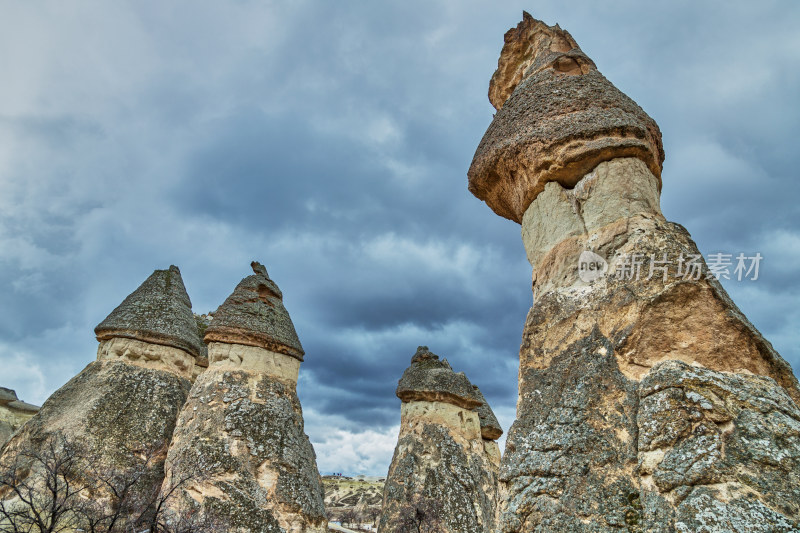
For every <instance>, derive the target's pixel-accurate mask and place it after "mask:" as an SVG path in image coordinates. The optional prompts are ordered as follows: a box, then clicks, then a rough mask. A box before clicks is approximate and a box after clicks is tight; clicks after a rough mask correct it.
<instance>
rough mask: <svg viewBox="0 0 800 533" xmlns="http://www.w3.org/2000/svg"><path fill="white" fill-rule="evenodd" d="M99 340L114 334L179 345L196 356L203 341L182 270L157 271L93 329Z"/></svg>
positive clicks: (171, 267) (176, 346) (156, 342)
mask: <svg viewBox="0 0 800 533" xmlns="http://www.w3.org/2000/svg"><path fill="white" fill-rule="evenodd" d="M94 332H95V335H97V340H98V341H103V340H108V339H112V338H115V337H118V338H119V337H122V338H127V339H135V340H139V341H143V342H149V343H152V344H162V345H166V346H172V347H174V348H180V349H182V350H185V351H187V352H189V353H190V354H191V355H193V356H195V357H197V356H198V355H199V354H200V351H201V347H202V344H201V342H200V338H199V337H198V335H197V324H196V323H195V320H194V315H192V302H191V301H190V300H189V295H188V294H187V293H186V287H184V285H183V278H181V271H180V270H179V269H178V267H176V266H174V265H172V266H170V267H169V268H168V269H167V270H156V271H155V272H153V273H152V274H151V275H150V277H149V278H147V279H146V280H145V281H144V283H142V284H141V285H140V286H139V288H138V289H136V290H135V291H133V292H132V293H131V294H130V295H129V296H128V297H127V298H125V300H123V301H122V303H121V304H119V306H118V307H117V308H116V309H114V310H113V311H111V314H109V315H108V316H107V317H106V318H105V320H103V321H102V322H100V324H99V325H98V326H97V327H96V328H95V329H94Z"/></svg>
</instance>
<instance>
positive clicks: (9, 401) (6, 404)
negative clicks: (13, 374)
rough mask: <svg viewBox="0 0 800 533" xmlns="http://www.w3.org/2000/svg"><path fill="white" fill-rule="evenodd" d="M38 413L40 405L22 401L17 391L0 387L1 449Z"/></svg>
mask: <svg viewBox="0 0 800 533" xmlns="http://www.w3.org/2000/svg"><path fill="white" fill-rule="evenodd" d="M38 411H39V406H38V405H32V404H29V403H25V402H23V401H20V400H19V398H17V393H16V392H15V391H13V390H11V389H7V388H5V387H0V448H2V447H3V444H5V443H6V442H8V439H10V438H11V435H13V434H14V432H15V431H17V430H18V429H19V428H20V427H22V425H23V424H24V423H25V422H27V421H28V420H30V419H31V417H32V416H33V415H35V414H36V413H37V412H38Z"/></svg>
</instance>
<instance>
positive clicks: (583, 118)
mask: <svg viewBox="0 0 800 533" xmlns="http://www.w3.org/2000/svg"><path fill="white" fill-rule="evenodd" d="M490 98H491V99H492V101H493V103H494V104H495V106H496V107H497V108H498V109H499V111H498V113H497V115H496V117H495V119H494V121H493V123H492V125H491V126H490V127H489V130H488V131H487V133H486V135H485V136H484V139H483V141H481V145H480V146H479V147H478V151H477V152H476V156H475V159H474V161H473V164H472V168H471V169H470V175H469V176H470V190H471V191H473V193H474V194H476V196H478V197H479V198H481V199H484V200H485V201H486V202H487V203H488V204H489V206H490V207H491V208H492V209H494V210H495V211H496V212H497V213H498V214H500V215H502V216H506V217H508V218H511V219H513V220H516V221H521V222H522V238H523V243H524V244H525V249H526V253H527V255H528V260H529V261H530V263H531V265H532V266H533V280H532V281H533V283H532V289H533V295H534V305H533V307H532V308H531V310H530V312H529V313H528V317H527V320H526V324H525V331H524V333H523V339H522V346H521V348H520V370H519V394H520V397H519V401H518V404H517V420H516V421H515V422H514V425H513V426H512V427H511V429H510V430H509V434H508V438H507V441H506V453H505V454H504V455H503V458H502V463H501V470H500V478H501V486H500V490H501V491H503V492H504V498H503V499H502V501H501V506H500V514H499V523H498V528H499V531H501V532H503V533H511V532H515V533H516V532H520V533H521V532H523V531H524V532H528V531H592V532H598V531H620V530H627V531H664V532H667V531H669V532H671V531H715V532H716V531H731V532H732V531H795V530H798V529H797V528H798V520H800V509H798V505H797V502H798V501H800V499H798V491H800V463H799V462H798V457H800V439H798V433H797V432H798V428H799V427H800V426H799V425H798V420H800V411H798V407H797V405H798V403H800V388H799V387H798V382H797V379H796V378H795V376H794V375H793V373H792V370H791V367H790V366H789V365H788V364H787V363H786V361H785V360H783V358H781V356H780V355H779V354H778V353H777V352H775V350H774V349H773V348H772V346H771V345H770V343H769V342H767V341H766V340H765V339H764V338H763V337H762V336H761V334H760V333H759V332H758V331H757V330H756V329H755V327H753V325H752V324H751V323H750V322H749V321H748V320H747V318H745V317H744V315H743V314H742V313H741V312H740V311H739V309H738V308H737V307H736V305H735V304H734V303H733V302H732V301H731V300H730V298H729V297H728V295H727V294H726V293H725V291H724V290H723V288H722V286H721V285H720V284H719V282H718V281H717V280H716V278H715V277H714V276H713V275H711V274H710V272H709V269H708V266H707V265H706V264H705V262H704V261H703V259H702V256H701V255H700V252H699V251H698V249H697V246H696V245H695V243H694V242H693V241H692V240H691V238H690V236H689V234H688V232H687V231H686V230H685V229H684V228H683V227H681V226H679V225H677V224H674V223H670V222H667V221H666V220H665V219H664V217H663V215H662V214H661V210H660V207H659V192H660V185H661V181H660V170H661V162H662V161H663V151H662V148H661V141H660V134H659V132H658V128H657V126H656V125H655V123H654V122H653V121H652V120H651V119H650V118H649V117H647V115H645V114H644V112H643V111H641V109H639V108H638V106H636V104H635V103H633V102H632V101H631V100H630V99H629V98H627V97H626V96H624V95H622V93H620V92H619V91H618V90H617V89H615V88H614V87H613V86H612V85H611V84H610V83H609V82H608V81H607V80H605V78H603V77H602V76H601V75H600V74H599V73H598V72H597V71H596V69H595V67H594V64H593V63H592V62H591V61H590V60H589V59H588V58H586V56H585V55H583V53H582V52H581V51H580V49H578V48H577V45H576V44H575V42H574V40H573V39H572V37H571V36H570V35H569V34H568V33H566V32H564V31H563V30H561V29H560V28H558V27H557V26H556V27H549V26H546V25H544V24H543V23H541V22H539V21H536V20H534V19H532V18H531V17H530V16H527V15H526V16H525V19H524V20H523V22H522V23H521V24H520V25H519V26H518V27H517V28H516V29H515V30H512V31H511V32H509V33H508V34H507V35H506V44H505V47H504V49H503V52H502V55H501V58H500V61H499V64H498V71H497V72H496V73H495V76H494V78H493V79H492V86H491V88H490ZM581 261H584V262H585V263H586V264H584V265H581V264H580V262H581Z"/></svg>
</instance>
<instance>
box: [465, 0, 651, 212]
mask: <svg viewBox="0 0 800 533" xmlns="http://www.w3.org/2000/svg"><path fill="white" fill-rule="evenodd" d="M489 99H490V100H491V101H492V104H493V105H494V106H495V108H497V109H498V112H497V114H496V115H495V117H494V119H493V120H492V123H491V125H490V126H489V129H488V130H487V131H486V133H485V134H484V136H483V139H482V140H481V142H480V144H479V145H478V149H477V151H476V152H475V157H474V159H473V161H472V165H471V166H470V169H469V172H468V176H469V190H470V191H471V192H472V194H474V195H475V196H477V197H478V198H480V199H481V200H483V201H485V202H486V203H487V204H488V205H489V207H491V208H492V210H494V212H495V213H497V214H498V215H500V216H503V217H505V218H509V219H511V220H514V221H516V222H521V221H522V216H523V214H524V213H525V210H526V209H527V208H528V206H529V205H530V203H531V202H532V201H533V199H534V198H536V196H537V195H538V194H539V193H541V191H542V190H544V187H545V185H546V184H547V183H548V182H551V181H556V182H558V183H561V184H562V185H564V186H567V187H571V186H573V185H574V184H575V183H576V182H577V181H578V180H580V179H581V177H582V176H583V175H584V174H586V173H587V172H589V171H590V170H592V169H593V168H594V167H596V166H597V165H598V164H599V163H601V162H603V161H608V160H611V159H614V158H618V157H637V158H639V159H641V160H642V161H643V162H644V163H645V164H646V165H647V167H648V168H649V169H650V171H651V172H652V173H653V175H654V176H656V178H658V179H660V175H661V165H662V163H663V161H664V150H663V147H662V144H661V132H660V131H659V129H658V126H657V125H656V123H655V121H653V119H651V118H650V117H649V116H648V115H647V114H646V113H645V112H644V111H642V109H641V108H640V107H639V106H638V105H636V102H634V101H633V100H631V99H630V98H628V97H627V96H626V95H625V94H623V93H622V92H621V91H620V90H619V89H617V88H616V87H614V85H612V84H611V82H609V81H608V80H607V79H606V78H605V77H604V76H603V75H602V74H600V72H598V71H597V68H596V66H595V64H594V62H592V60H591V59H589V58H588V57H587V56H586V55H585V54H584V53H583V52H582V51H581V49H580V48H579V47H578V45H577V43H576V42H575V40H574V39H573V38H572V36H570V34H569V33H567V32H566V31H564V30H562V29H561V28H559V27H558V26H548V25H547V24H545V23H543V22H541V21H539V20H536V19H534V18H533V17H531V16H530V15H529V14H527V13H524V16H523V20H522V22H520V24H519V25H518V26H517V27H516V28H512V29H511V30H509V31H508V32H507V33H506V35H505V44H504V46H503V51H502V53H501V55H500V59H499V60H498V65H497V71H496V72H495V74H494V76H493V77H492V82H491V84H490V87H489Z"/></svg>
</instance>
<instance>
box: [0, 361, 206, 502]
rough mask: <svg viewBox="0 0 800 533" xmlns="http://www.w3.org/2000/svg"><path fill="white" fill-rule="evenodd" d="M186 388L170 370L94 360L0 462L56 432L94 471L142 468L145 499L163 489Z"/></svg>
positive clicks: (16, 438) (45, 407) (141, 488)
mask: <svg viewBox="0 0 800 533" xmlns="http://www.w3.org/2000/svg"><path fill="white" fill-rule="evenodd" d="M190 385H191V383H190V382H189V380H188V379H184V378H181V377H178V376H176V375H175V374H172V373H170V372H165V371H162V370H154V369H149V368H142V367H140V366H135V365H131V364H128V363H125V362H121V361H108V360H102V361H95V362H93V363H91V364H89V365H88V366H87V367H86V368H85V369H84V370H83V371H82V372H81V373H80V374H78V375H77V376H75V377H74V378H72V379H71V380H70V381H69V382H67V384H66V385H64V386H63V387H61V388H60V389H59V390H57V391H56V392H55V393H53V395H52V396H50V398H48V399H47V401H46V402H45V403H44V405H42V407H41V409H40V411H39V412H38V413H37V414H36V415H35V416H34V417H33V418H31V419H30V420H29V421H28V422H27V423H26V424H25V425H24V426H23V427H22V428H21V429H20V430H19V431H18V432H17V433H16V434H15V435H14V437H13V438H12V439H11V440H10V441H9V442H8V443H7V445H6V446H5V447H4V448H3V452H2V456H0V463H3V464H5V463H10V462H12V461H14V460H15V459H18V458H19V453H20V452H22V451H24V452H26V453H29V454H30V453H31V452H33V453H37V452H38V450H37V446H40V445H43V443H44V442H45V440H46V437H47V436H49V435H53V434H60V435H63V436H64V437H65V438H66V439H67V440H68V441H69V442H74V443H76V444H79V445H81V446H82V447H83V448H85V451H86V453H87V454H88V456H89V457H91V459H92V462H93V464H94V466H95V467H96V468H97V469H98V470H107V471H109V472H111V471H115V472H118V473H120V474H122V475H124V473H125V472H126V471H128V470H130V471H134V470H136V471H137V474H136V475H139V474H138V472H140V471H141V469H142V468H144V469H145V470H146V471H145V473H144V474H143V475H142V481H141V482H140V483H138V484H137V485H136V487H135V488H136V490H137V491H139V492H140V493H141V494H142V498H144V499H145V500H146V499H147V498H150V497H152V495H153V494H157V492H158V488H159V487H160V486H161V483H162V480H163V478H164V459H165V457H166V452H167V448H168V447H169V443H170V440H171V439H172V433H173V430H174V429H175V421H176V420H177V418H178V413H179V411H180V409H181V406H182V405H183V403H184V401H185V400H186V397H187V395H188V393H189V388H190ZM145 457H147V458H148V462H147V463H146V464H145V465H144V466H143V465H142V463H141V461H142V458H145ZM98 497H99V496H98Z"/></svg>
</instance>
